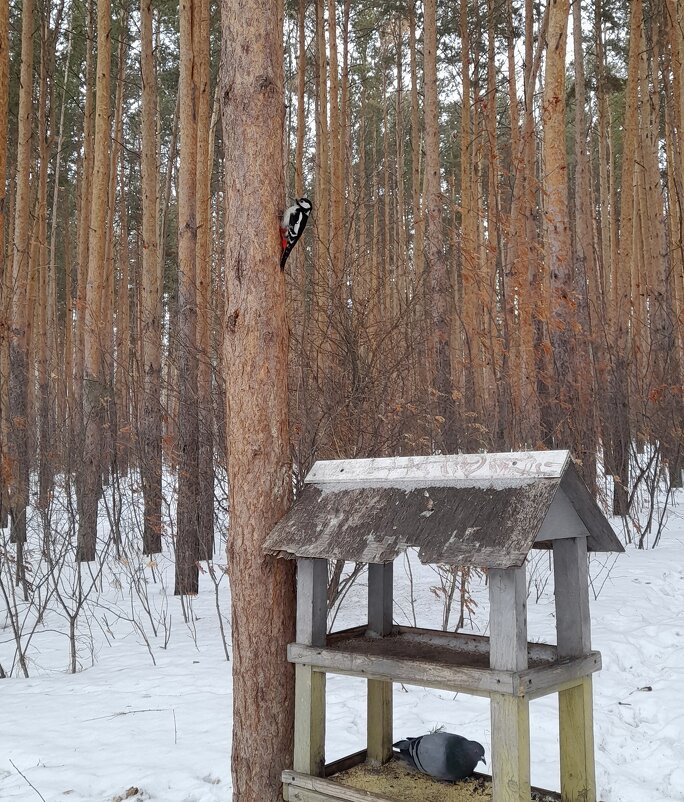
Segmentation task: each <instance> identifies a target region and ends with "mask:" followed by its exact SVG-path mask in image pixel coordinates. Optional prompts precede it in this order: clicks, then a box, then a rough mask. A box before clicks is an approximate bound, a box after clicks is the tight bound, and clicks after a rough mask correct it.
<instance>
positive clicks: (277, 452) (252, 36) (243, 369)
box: [221, 0, 295, 802]
mask: <svg viewBox="0 0 684 802" xmlns="http://www.w3.org/2000/svg"><path fill="white" fill-rule="evenodd" d="M282 25H283V3H282V0H278V2H277V3H272V2H267V0H250V2H248V3H245V4H243V5H242V6H241V7H238V6H237V5H236V4H235V3H232V2H229V0H224V2H223V6H222V28H223V53H222V64H221V95H222V102H223V112H222V114H223V135H224V146H225V153H226V165H225V174H226V199H227V203H226V219H227V220H229V221H230V226H228V227H227V229H226V257H225V266H226V294H227V301H226V317H225V351H224V359H225V372H226V377H225V378H226V394H227V412H228V425H227V440H228V448H229V457H228V465H229V480H230V509H231V519H230V533H229V546H228V559H229V566H230V579H231V592H232V622H233V755H232V773H233V799H234V800H235V802H277V800H280V799H281V793H282V790H281V782H280V773H281V771H282V769H283V768H284V767H286V766H288V765H291V759H292V733H293V708H294V684H293V669H292V666H291V665H289V664H288V662H287V659H286V646H287V644H288V642H290V641H291V640H293V638H294V622H295V583H294V566H293V565H292V563H290V562H289V561H284V560H275V559H271V558H270V557H266V556H265V555H264V554H263V552H262V543H263V541H264V539H265V537H266V535H267V534H268V532H269V531H270V529H271V528H272V527H273V525H274V524H275V523H276V521H277V520H278V519H279V518H280V517H281V516H282V515H283V513H284V512H285V510H286V509H287V507H288V503H289V499H290V488H291V467H290V465H291V460H290V451H289V440H288V416H287V350H288V345H287V340H288V329H287V321H286V317H285V281H284V277H283V274H282V273H281V272H280V268H279V258H280V242H279V230H278V221H279V215H280V213H281V212H282V208H283V203H284V186H285V184H284V170H283V164H282V153H283V123H284V105H283V97H284V95H283V91H284V76H283V51H282ZM256 666H258V667H259V670H258V671H255V667H256Z"/></svg>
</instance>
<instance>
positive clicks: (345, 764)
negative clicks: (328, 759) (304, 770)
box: [325, 749, 367, 777]
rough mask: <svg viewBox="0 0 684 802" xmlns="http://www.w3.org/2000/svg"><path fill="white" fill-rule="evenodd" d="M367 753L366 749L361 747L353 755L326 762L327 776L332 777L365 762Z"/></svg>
mask: <svg viewBox="0 0 684 802" xmlns="http://www.w3.org/2000/svg"><path fill="white" fill-rule="evenodd" d="M366 754H367V753H366V750H365V749H360V750H359V751H358V752H354V753H353V754H351V755H346V756H345V757H341V758H338V759H337V760H333V762H332V763H326V764H325V776H326V777H332V776H333V774H338V773H339V772H341V771H347V770H348V769H353V768H354V766H358V765H359V764H360V763H365V762H366Z"/></svg>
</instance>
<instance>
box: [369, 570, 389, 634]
mask: <svg viewBox="0 0 684 802" xmlns="http://www.w3.org/2000/svg"><path fill="white" fill-rule="evenodd" d="M393 579H394V563H391V562H390V563H383V564H382V565H378V564H375V563H371V564H370V565H369V566H368V629H369V631H370V632H372V633H373V634H375V635H389V634H391V632H392V615H393V604H394V600H393V595H392V593H393Z"/></svg>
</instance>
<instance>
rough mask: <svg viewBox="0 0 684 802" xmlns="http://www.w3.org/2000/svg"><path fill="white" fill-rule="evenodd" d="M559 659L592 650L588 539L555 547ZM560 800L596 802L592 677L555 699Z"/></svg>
mask: <svg viewBox="0 0 684 802" xmlns="http://www.w3.org/2000/svg"><path fill="white" fill-rule="evenodd" d="M553 576H554V585H555V597H556V627H557V642H558V657H559V658H564V657H581V656H582V655H585V654H588V653H589V652H590V651H591V619H590V616H589V570H588V563H587V539H586V537H572V538H565V539H563V540H554V542H553ZM558 726H559V735H560V773H561V798H562V800H563V802H596V770H595V766H594V720H593V698H592V681H591V676H586V677H583V678H582V679H581V680H580V681H579V683H578V684H577V685H575V686H574V687H572V688H568V689H566V690H563V691H560V692H559V694H558Z"/></svg>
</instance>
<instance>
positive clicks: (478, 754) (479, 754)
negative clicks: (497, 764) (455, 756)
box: [467, 741, 487, 766]
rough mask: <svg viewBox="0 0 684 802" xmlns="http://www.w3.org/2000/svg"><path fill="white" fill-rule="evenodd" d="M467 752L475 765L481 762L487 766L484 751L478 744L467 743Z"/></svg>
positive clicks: (475, 742)
mask: <svg viewBox="0 0 684 802" xmlns="http://www.w3.org/2000/svg"><path fill="white" fill-rule="evenodd" d="M467 750H468V753H469V754H470V755H471V757H472V759H473V760H475V765H477V764H478V763H479V762H480V761H482V762H483V763H484V764H485V766H486V765H487V761H486V760H485V750H484V746H482V744H480V743H478V742H477V741H468V744H467Z"/></svg>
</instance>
